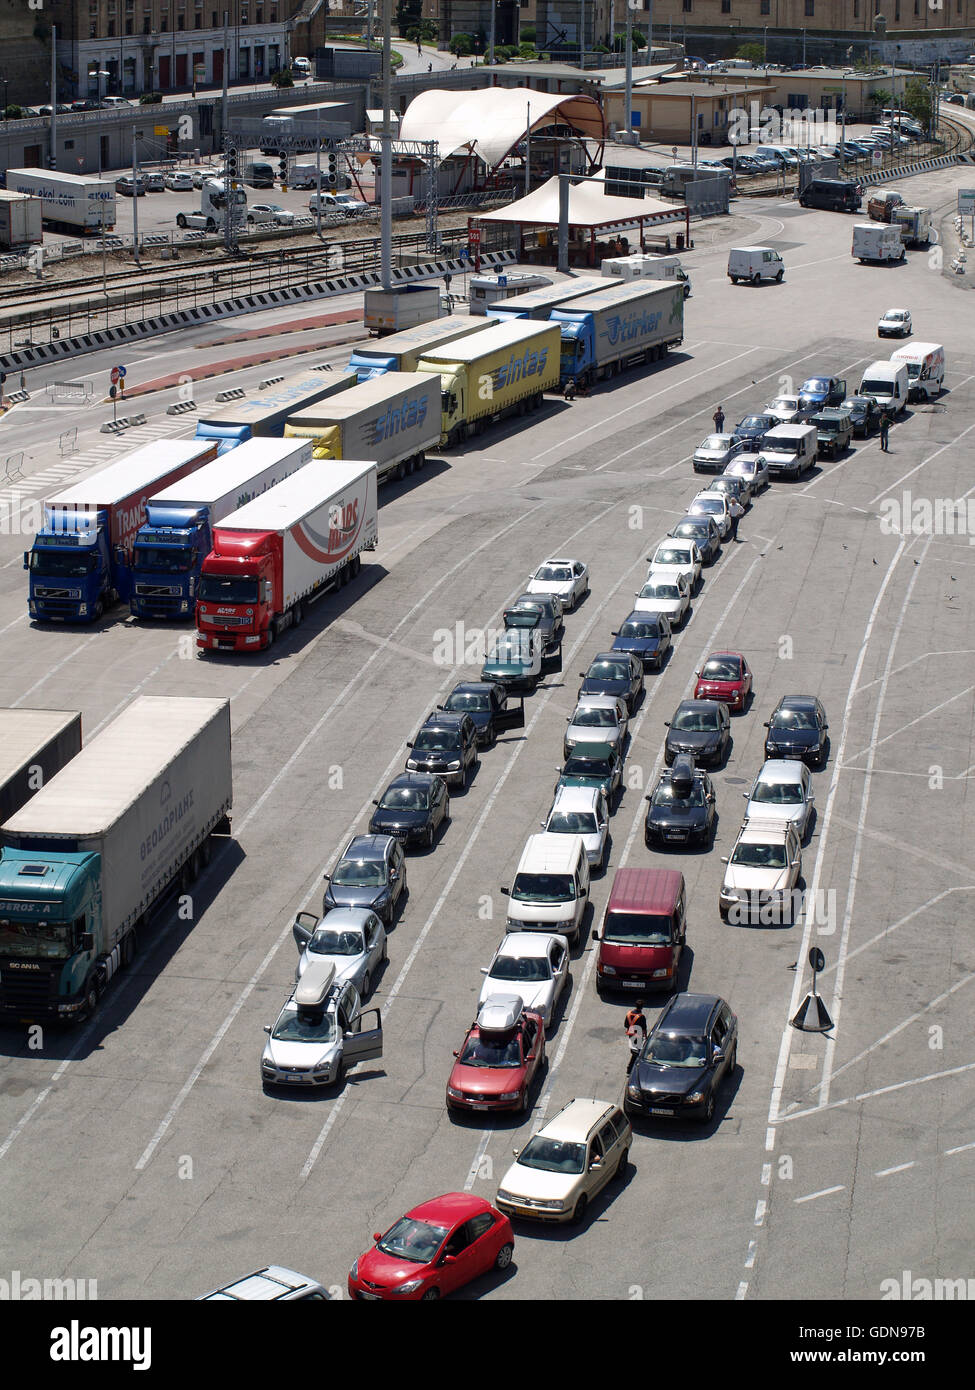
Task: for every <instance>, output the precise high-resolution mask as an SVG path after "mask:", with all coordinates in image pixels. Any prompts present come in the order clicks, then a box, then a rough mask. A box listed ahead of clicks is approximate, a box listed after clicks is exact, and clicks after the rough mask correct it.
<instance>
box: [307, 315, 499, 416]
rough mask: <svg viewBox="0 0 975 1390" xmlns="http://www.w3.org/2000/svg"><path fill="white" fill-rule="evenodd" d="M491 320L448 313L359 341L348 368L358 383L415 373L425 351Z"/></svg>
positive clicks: (449, 341) (483, 325)
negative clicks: (385, 375) (392, 374)
mask: <svg viewBox="0 0 975 1390" xmlns="http://www.w3.org/2000/svg"><path fill="white" fill-rule="evenodd" d="M490 322H491V321H490V319H487V318H472V317H471V316H470V314H450V315H449V316H448V317H447V318H442V319H431V320H430V322H429V323H421V324H417V326H416V327H415V328H407V329H406V330H405V331H404V332H403V333H393V334H391V335H390V336H389V337H388V338H383V339H382V340H381V341H380V342H377V343H360V344H359V346H358V347H355V348H353V349H352V356H351V357H350V358H349V371H350V372H355V374H356V377H357V379H358V380H359V381H360V382H363V381H371V380H372V379H373V377H377V376H382V374H383V373H384V372H415V371H416V365H417V363H418V362H419V360H420V358H421V357H423V356H424V355H425V354H426V353H428V352H432V351H433V349H434V348H440V347H444V346H445V345H446V344H447V343H452V342H454V341H456V339H457V338H466V337H467V335H468V333H476V332H477V331H478V329H481V328H487V327H489V326H490ZM308 404H309V405H312V404H313V402H312V401H309V402H308Z"/></svg>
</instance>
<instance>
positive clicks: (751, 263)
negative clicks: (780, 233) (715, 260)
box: [728, 246, 785, 285]
mask: <svg viewBox="0 0 975 1390" xmlns="http://www.w3.org/2000/svg"><path fill="white" fill-rule="evenodd" d="M784 275H785V263H784V261H783V260H782V257H781V256H780V255H779V253H778V251H773V250H772V248H771V247H770V246H736V247H734V248H733V249H732V250H731V251H729V252H728V279H729V280H730V281H731V283H732V284H733V285H737V284H738V282H739V280H747V281H748V282H749V283H750V284H752V285H758V284H761V282H762V281H763V280H774V281H775V282H776V284H781V281H782V277H783V276H784Z"/></svg>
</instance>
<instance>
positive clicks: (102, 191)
mask: <svg viewBox="0 0 975 1390" xmlns="http://www.w3.org/2000/svg"><path fill="white" fill-rule="evenodd" d="M7 189H8V191H9V192H11V193H26V194H28V195H29V196H30V197H32V198H40V200H41V218H42V220H43V221H44V222H47V223H48V225H49V226H51V227H61V228H63V229H65V230H67V231H69V232H75V233H77V232H88V233H91V234H92V235H95V234H98V233H100V232H102V231H106V232H110V231H112V229H113V228H114V226H115V184H114V183H113V182H112V181H111V179H102V178H98V177H97V176H96V175H94V174H62V173H56V172H54V171H53V170H50V171H49V170H46V169H8V170H7Z"/></svg>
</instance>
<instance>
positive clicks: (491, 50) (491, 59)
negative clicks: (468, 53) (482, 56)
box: [488, 0, 498, 67]
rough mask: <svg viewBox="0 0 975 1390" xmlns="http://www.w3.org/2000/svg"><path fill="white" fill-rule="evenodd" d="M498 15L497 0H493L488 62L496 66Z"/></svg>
mask: <svg viewBox="0 0 975 1390" xmlns="http://www.w3.org/2000/svg"><path fill="white" fill-rule="evenodd" d="M497 13H498V6H497V0H491V28H490V29H489V31H488V62H489V63H490V64H491V65H492V67H493V66H494V32H495V20H496V16H497Z"/></svg>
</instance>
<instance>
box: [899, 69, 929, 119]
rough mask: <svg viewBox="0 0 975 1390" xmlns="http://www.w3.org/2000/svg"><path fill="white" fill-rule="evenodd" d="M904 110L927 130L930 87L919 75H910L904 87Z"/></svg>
mask: <svg viewBox="0 0 975 1390" xmlns="http://www.w3.org/2000/svg"><path fill="white" fill-rule="evenodd" d="M904 110H905V111H909V112H910V113H911V115H912V116H913V117H914V119H915V120H916V121H920V122H921V124H922V125H923V126H924V129H925V130H927V128H928V122H929V121H930V120H931V88H930V87H929V86H928V84H927V83H926V82H922V80H921V79H920V78H919V77H912V78H911V80H910V81H909V82H908V84H907V86H906V87H905V88H904Z"/></svg>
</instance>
